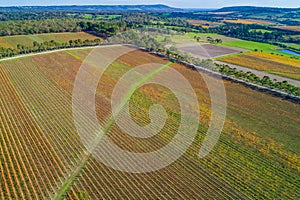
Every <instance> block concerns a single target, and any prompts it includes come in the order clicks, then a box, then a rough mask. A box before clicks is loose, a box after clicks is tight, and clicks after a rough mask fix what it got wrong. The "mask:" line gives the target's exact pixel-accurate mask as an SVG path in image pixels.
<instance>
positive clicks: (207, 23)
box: [189, 20, 221, 28]
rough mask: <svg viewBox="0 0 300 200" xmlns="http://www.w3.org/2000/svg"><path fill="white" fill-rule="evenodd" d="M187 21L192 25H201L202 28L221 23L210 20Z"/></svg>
mask: <svg viewBox="0 0 300 200" xmlns="http://www.w3.org/2000/svg"><path fill="white" fill-rule="evenodd" d="M189 22H190V23H191V24H193V25H194V26H202V27H203V28H205V27H216V26H218V25H220V24H221V23H219V22H210V21H205V20H189Z"/></svg>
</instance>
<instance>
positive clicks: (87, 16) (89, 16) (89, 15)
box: [83, 14, 93, 19]
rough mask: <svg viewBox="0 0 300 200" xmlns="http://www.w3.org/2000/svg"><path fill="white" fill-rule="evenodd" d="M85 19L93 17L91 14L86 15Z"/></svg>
mask: <svg viewBox="0 0 300 200" xmlns="http://www.w3.org/2000/svg"><path fill="white" fill-rule="evenodd" d="M83 18H84V19H93V15H91V14H85V15H83Z"/></svg>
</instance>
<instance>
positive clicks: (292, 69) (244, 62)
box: [221, 52, 300, 80]
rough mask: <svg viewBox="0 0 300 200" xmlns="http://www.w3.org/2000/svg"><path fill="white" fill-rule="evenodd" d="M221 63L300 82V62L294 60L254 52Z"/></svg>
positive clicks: (226, 58) (228, 58) (230, 57)
mask: <svg viewBox="0 0 300 200" xmlns="http://www.w3.org/2000/svg"><path fill="white" fill-rule="evenodd" d="M221 61H223V62H227V63H231V64H235V65H240V66H244V67H248V68H253V69H256V70H261V71H266V72H269V73H272V74H276V75H279V76H284V77H288V78H292V79H296V80H300V61H299V60H296V59H292V58H286V57H282V56H277V55H272V54H267V53H263V52H252V53H248V54H243V55H237V56H229V57H225V58H223V59H221Z"/></svg>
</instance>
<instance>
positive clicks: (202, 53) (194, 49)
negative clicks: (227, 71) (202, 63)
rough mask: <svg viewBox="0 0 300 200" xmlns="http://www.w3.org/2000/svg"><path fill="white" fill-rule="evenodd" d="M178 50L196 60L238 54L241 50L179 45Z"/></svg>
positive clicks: (204, 45)
mask: <svg viewBox="0 0 300 200" xmlns="http://www.w3.org/2000/svg"><path fill="white" fill-rule="evenodd" d="M179 50H181V51H183V52H187V53H190V54H192V55H193V56H196V57H198V58H209V59H210V58H216V57H220V56H225V55H230V54H235V53H239V52H240V51H241V50H239V49H234V48H226V47H221V46H217V45H211V44H202V45H199V44H197V43H196V44H194V43H191V44H186V45H180V47H179Z"/></svg>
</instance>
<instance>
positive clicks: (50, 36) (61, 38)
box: [0, 32, 98, 49]
mask: <svg viewBox="0 0 300 200" xmlns="http://www.w3.org/2000/svg"><path fill="white" fill-rule="evenodd" d="M97 38H98V37H96V36H94V35H91V34H88V33H85V32H77V33H46V34H35V35H17V36H4V37H0V46H2V47H6V48H13V49H14V48H17V45H18V44H21V45H25V46H32V45H33V42H34V41H36V42H39V43H41V42H44V41H51V40H54V41H56V42H59V43H64V42H69V40H77V39H81V40H86V39H88V40H94V39H97Z"/></svg>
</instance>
